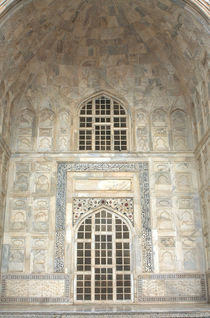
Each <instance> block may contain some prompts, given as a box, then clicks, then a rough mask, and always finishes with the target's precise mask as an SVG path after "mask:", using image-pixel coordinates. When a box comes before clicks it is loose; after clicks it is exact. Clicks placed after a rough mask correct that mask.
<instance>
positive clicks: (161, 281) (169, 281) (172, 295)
mask: <svg viewBox="0 0 210 318" xmlns="http://www.w3.org/2000/svg"><path fill="white" fill-rule="evenodd" d="M193 280H197V281H199V286H198V285H193V286H192V285H191V284H190V281H191V282H192V281H193ZM145 283H146V284H147V283H149V289H150V292H151V291H152V290H155V287H156V286H157V285H158V287H159V286H162V289H163V290H164V292H162V290H161V287H160V288H158V290H156V295H155V296H146V295H145V291H144V284H145ZM176 283H178V284H179V286H182V288H183V290H180V289H179V288H177V286H176ZM155 285H156V286H155ZM196 286H197V287H199V289H200V294H197V295H193V296H191V295H189V289H193V287H196ZM207 299H208V298H207V284H206V275H205V274H151V275H140V276H139V277H138V302H147V303H150V302H151V303H155V302H161V303H162V302H188V303H189V302H193V303H196V302H197V303H198V302H206V301H207Z"/></svg>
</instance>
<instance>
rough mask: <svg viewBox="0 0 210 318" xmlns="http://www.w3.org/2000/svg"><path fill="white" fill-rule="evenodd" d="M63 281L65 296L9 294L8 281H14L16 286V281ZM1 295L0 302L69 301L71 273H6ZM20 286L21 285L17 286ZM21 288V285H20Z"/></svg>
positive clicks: (3, 278)
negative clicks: (13, 295)
mask: <svg viewBox="0 0 210 318" xmlns="http://www.w3.org/2000/svg"><path fill="white" fill-rule="evenodd" d="M17 280H18V281H22V282H24V281H25V282H27V281H35V282H36V281H40V280H41V281H52V282H53V281H56V282H57V281H59V280H60V281H63V283H64V296H63V297H47V296H46V297H41V296H40V297H22V296H20V297H18V296H17V297H9V296H7V281H14V288H15V287H16V286H17V285H16V283H15V281H17ZM1 284H2V290H1V297H0V303H3V304H7V303H42V304H44V303H58V304H60V303H69V293H70V281H69V275H63V274H47V275H41V274H37V275H36V274H28V275H27V274H26V275H25V274H4V275H2V276H1ZM17 287H18V288H19V286H17ZM20 288H21V287H20Z"/></svg>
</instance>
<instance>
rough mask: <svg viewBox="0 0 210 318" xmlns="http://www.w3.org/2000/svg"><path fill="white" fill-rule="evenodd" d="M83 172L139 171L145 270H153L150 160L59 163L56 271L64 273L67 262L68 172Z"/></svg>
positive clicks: (146, 271)
mask: <svg viewBox="0 0 210 318" xmlns="http://www.w3.org/2000/svg"><path fill="white" fill-rule="evenodd" d="M68 171H74V172H82V171H109V172H110V171H113V172H118V171H124V172H136V173H138V174H139V183H140V202H141V221H142V222H141V224H142V225H141V240H142V253H143V255H142V257H143V272H144V273H152V272H153V244H152V231H151V216H150V193H149V163H148V162H138V163H132V162H130V163H102V162H98V163H96V162H95V163H77V162H58V167H57V191H56V215H55V259H54V270H55V272H56V273H64V264H65V234H66V220H65V219H66V217H65V214H66V187H67V172H68Z"/></svg>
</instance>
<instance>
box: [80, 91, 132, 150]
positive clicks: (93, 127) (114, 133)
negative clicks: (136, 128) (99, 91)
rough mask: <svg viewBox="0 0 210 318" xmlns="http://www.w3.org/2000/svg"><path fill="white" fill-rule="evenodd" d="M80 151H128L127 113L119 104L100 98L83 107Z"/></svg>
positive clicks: (81, 112)
mask: <svg viewBox="0 0 210 318" xmlns="http://www.w3.org/2000/svg"><path fill="white" fill-rule="evenodd" d="M79 150H83V151H127V150H128V119H127V113H126V111H125V109H124V108H123V106H122V105H120V104H119V102H117V101H115V100H113V99H111V98H108V97H106V96H100V97H97V98H93V99H92V100H90V101H88V102H87V103H86V104H85V105H83V106H82V108H81V110H80V116H79Z"/></svg>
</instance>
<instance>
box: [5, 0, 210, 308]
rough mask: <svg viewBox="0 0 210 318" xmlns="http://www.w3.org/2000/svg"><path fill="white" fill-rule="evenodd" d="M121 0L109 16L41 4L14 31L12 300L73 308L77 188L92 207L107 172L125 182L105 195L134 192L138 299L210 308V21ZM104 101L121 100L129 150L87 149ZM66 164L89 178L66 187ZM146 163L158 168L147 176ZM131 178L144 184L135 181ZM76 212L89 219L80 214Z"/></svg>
mask: <svg viewBox="0 0 210 318" xmlns="http://www.w3.org/2000/svg"><path fill="white" fill-rule="evenodd" d="M118 2H119V7H118V6H117V7H115V6H113V4H111V5H110V6H107V3H108V1H106V2H104V3H103V6H102V7H100V8H99V7H98V6H94V5H93V4H92V3H86V4H85V2H84V3H83V2H79V1H68V2H67V1H64V0H60V1H59V5H58V2H56V1H54V2H53V1H51V0H49V1H47V2H46V1H31V2H30V3H28V4H27V5H24V6H23V7H22V11H21V10H16V11H14V12H12V13H11V16H9V18H8V20H7V19H5V21H4V22H3V23H2V25H1V30H0V47H1V50H2V54H1V59H0V71H1V74H3V78H2V79H1V81H0V94H1V101H0V103H1V104H0V106H1V107H0V174H1V181H0V217H1V218H0V219H1V220H0V244H1V241H2V243H3V245H2V246H3V248H2V255H3V257H2V266H1V272H2V278H1V279H2V289H1V301H2V302H24V301H25V302H52V303H54V302H57V303H59V302H60V303H64V302H73V298H74V288H73V276H74V273H73V270H72V267H71V262H70V260H69V259H68V257H67V254H65V253H66V252H67V251H71V244H70V242H71V239H72V235H73V234H74V233H73V231H72V228H71V225H70V223H68V222H69V219H68V218H65V217H64V216H66V209H64V202H66V201H65V199H66V195H67V194H68V193H72V192H74V193H76V194H77V196H76V197H75V199H78V200H79V199H81V197H80V196H79V195H78V193H80V192H81V193H83V199H85V200H87V198H89V199H90V194H89V196H88V191H87V193H86V196H85V195H84V192H85V191H84V187H85V188H86V187H89V186H90V188H91V187H92V188H93V189H95V187H98V186H100V187H102V188H103V186H104V183H103V182H102V181H103V180H100V182H99V181H97V182H98V183H97V182H95V183H94V182H92V183H91V185H90V184H89V183H88V182H89V181H87V180H89V179H91V173H96V175H97V173H99V172H100V173H101V174H102V177H104V175H103V173H106V172H108V171H109V170H108V169H109V168H110V169H111V171H112V172H113V173H115V178H114V179H113V178H111V177H110V180H109V179H107V180H106V182H105V188H103V192H101V193H99V194H97V195H98V198H102V197H103V196H106V197H109V198H112V199H113V200H115V201H114V202H115V204H118V205H119V202H118V201H116V200H117V199H116V197H117V196H119V192H120V193H121V192H122V195H121V200H130V199H131V198H132V200H133V202H134V208H133V211H134V212H133V216H132V213H131V211H130V210H129V211H126V212H125V211H124V212H123V213H125V217H128V216H129V215H131V217H132V218H133V220H132V222H133V226H134V228H135V231H136V233H137V234H138V235H139V236H138V235H137V236H136V237H135V239H136V241H135V242H136V245H135V248H136V250H135V253H134V254H135V256H134V258H135V259H136V263H135V264H136V266H135V271H136V272H135V277H134V280H135V284H134V286H135V288H134V294H135V297H134V299H135V300H134V301H135V302H142V301H148V302H167V300H169V301H173V300H175V301H191V302H196V301H204V302H205V301H206V281H205V277H204V273H205V271H206V266H205V256H206V260H207V269H208V271H210V243H209V242H210V236H209V228H210V219H209V213H208V212H209V209H210V206H209V200H210V199H209V157H210V154H209V139H208V136H209V127H210V126H209V125H210V118H209V114H210V110H209V109H210V104H209V101H208V99H209V89H208V79H209V73H208V53H207V48H208V37H207V32H206V29H205V28H206V27H205V25H206V24H205V22H204V20H202V18H201V17H197V16H196V15H195V13H194V11H193V14H192V12H191V11H190V10H191V9H189V8H188V9H187V10H186V9H185V4H184V3H183V2H182V1H170V0H161V1H156V0H155V1H149V0H148V1H141V5H139V4H138V5H137V4H135V2H129V3H126V2H124V1H118ZM94 3H95V2H94ZM84 4H85V5H84ZM134 4H135V5H134ZM153 4H154V5H153ZM48 5H49V6H48ZM183 10H184V13H183ZM35 12H36V14H34V13H35ZM17 21H18V23H17ZM52 21H53V23H52ZM14 29H15V32H14ZM5 56H7V59H6V60H5ZM192 65H193V68H192ZM100 94H106V95H108V96H111V97H113V98H118V99H119V100H120V101H121V103H122V105H123V106H124V107H125V108H126V109H127V111H128V115H129V125H128V127H129V135H128V143H129V147H128V148H129V151H128V152H125V153H116V152H113V153H103V154H102V153H94V154H93V153H88V152H84V153H81V152H78V128H79V120H78V114H79V108H80V106H81V104H82V103H83V102H84V101H86V100H88V98H91V97H93V96H97V95H100ZM195 148H196V151H195V154H196V156H195V155H194V150H195ZM10 151H11V156H10ZM61 162H67V163H66V164H64V165H66V166H65V167H67V166H68V167H69V166H70V162H73V163H74V164H75V171H73V170H71V172H72V171H73V172H75V173H77V172H78V171H77V168H78V169H80V170H81V169H82V170H81V171H82V172H83V173H84V176H83V179H82V180H85V181H84V182H81V181H80V182H78V183H76V184H74V182H73V183H72V184H73V185H72V187H71V186H69V184H65V182H64V181H63V182H64V183H62V179H60V181H59V182H58V180H59V178H58V177H59V170H58V163H60V164H61ZM94 163H95V166H92V168H91V169H92V170H91V171H90V166H88V165H90V164H92V165H93V164H94ZM85 164H86V165H87V166H85ZM110 164H111V166H110ZM80 165H82V168H81V166H80ZM118 165H122V166H121V168H119V166H118ZM135 165H142V166H144V165H146V167H147V168H146V169H145V171H146V172H145V171H144V169H143V170H142V166H141V169H140V168H138V169H137V168H133V167H134V166H135ZM88 167H89V168H88ZM117 167H118V168H117ZM122 167H124V168H122ZM88 169H89V170H88ZM100 169H101V171H100ZM120 169H122V171H121V170H120ZM132 169H133V170H132ZM142 171H143V172H142ZM198 171H199V175H200V177H199V178H200V180H198ZM121 172H123V173H124V175H122V174H121ZM129 172H132V173H133V174H134V177H133V179H132V178H130V179H129V181H128V180H127V179H126V176H127V174H128V173H129ZM8 173H9V175H8ZM137 175H141V178H140V179H138V180H136V179H135V178H136V177H135V176H137ZM7 178H8V186H7ZM119 178H121V182H119V181H116V180H118V179H119ZM123 180H124V181H123ZM142 180H144V182H143V181H142ZM145 180H146V181H145ZM116 184H117V186H118V188H117V189H116ZM61 185H62V187H61ZM134 185H135V187H134ZM74 187H75V188H74ZM122 188H123V189H122ZM69 189H70V190H69ZM131 189H132V191H131ZM89 190H90V189H89ZM59 191H62V195H63V197H62V202H61V200H60V201H59V200H58V193H59ZM129 191H130V192H129ZM92 193H93V194H92V196H93V197H94V196H96V191H95V190H92ZM110 193H111V194H110ZM138 193H139V194H140V196H138ZM84 196H85V198H84ZM137 197H138V199H137ZM200 198H201V204H200ZM118 199H119V198H118ZM85 202H86V201H85ZM117 202H118V203H117ZM120 202H121V201H120ZM123 202H124V201H123ZM128 202H130V201H126V203H128ZM148 202H150V204H149V203H148ZM68 204H69V206H70V207H69V206H68V207H67V209H69V210H68V211H69V214H70V215H73V216H74V217H75V215H76V212H77V213H79V212H78V211H74V210H72V207H71V202H68ZM80 204H81V203H80ZM87 204H91V203H90V201H88V203H87ZM58 206H59V207H62V209H63V210H62V209H61V211H62V213H60V214H59V213H58ZM148 207H149V208H148ZM65 208H66V206H65ZM201 208H202V210H201ZM145 209H146V210H145ZM4 211H5V215H4ZM145 211H146V212H147V213H146V214H145ZM201 211H202V214H201ZM129 213H130V214H129ZM145 215H146V216H145ZM202 215H203V220H202ZM141 217H142V218H141ZM75 222H76V219H75ZM202 222H203V225H204V228H203V232H202ZM66 229H67V230H68V231H66ZM3 231H4V234H3ZM203 233H204V238H205V250H204V245H203ZM148 237H149V240H147V239H148ZM145 242H146V243H145ZM144 244H147V245H144ZM143 247H144V248H143ZM139 251H140V252H139ZM143 251H144V252H143ZM151 251H152V257H148V255H149V254H151ZM56 253H57V254H56ZM65 255H66V256H65ZM68 255H69V254H68ZM70 255H71V259H72V257H74V254H70ZM145 255H146V257H144V256H145ZM56 259H57V260H58V262H57V263H56ZM60 260H62V262H61V263H60ZM56 264H57V265H56ZM56 266H57V267H56ZM146 267H147V268H149V270H147V271H146V270H145V268H146ZM55 272H56V274H55ZM208 277H209V276H208ZM209 282H210V281H209ZM45 286H47V287H48V288H45ZM173 286H175V287H173ZM40 289H42V295H41V296H40V295H39V292H40ZM158 295H161V297H158ZM167 297H169V298H167Z"/></svg>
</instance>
